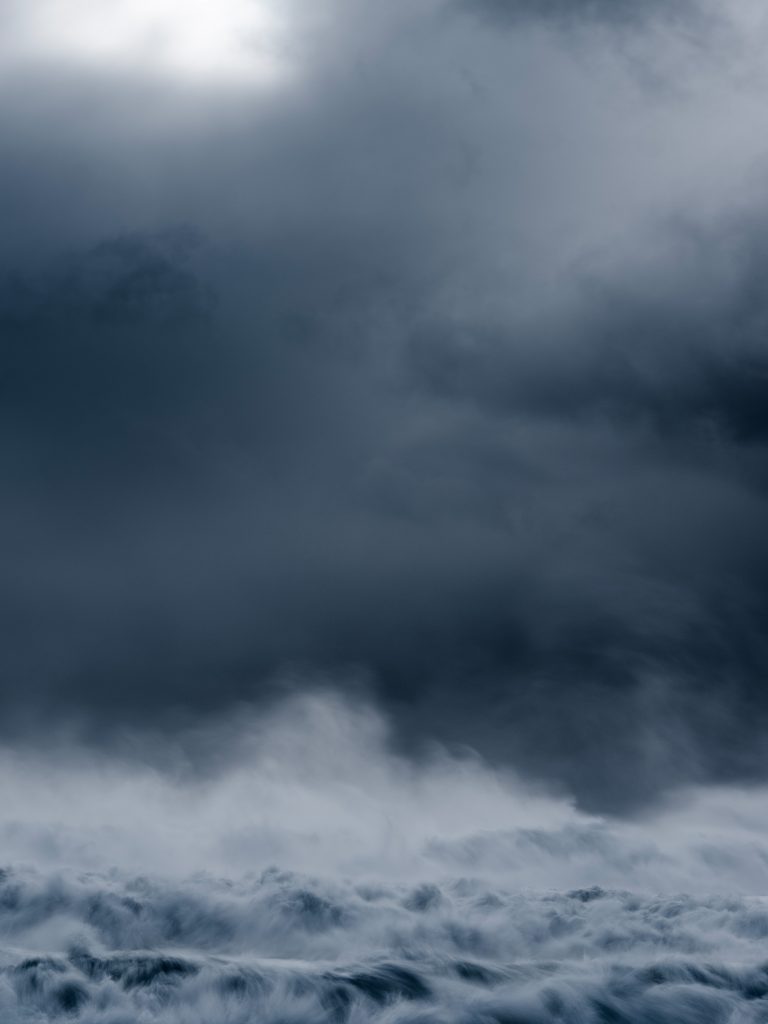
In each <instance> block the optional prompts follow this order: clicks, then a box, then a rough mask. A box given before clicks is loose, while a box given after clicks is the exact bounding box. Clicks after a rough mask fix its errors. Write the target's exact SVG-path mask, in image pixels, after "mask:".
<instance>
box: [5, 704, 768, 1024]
mask: <svg viewBox="0 0 768 1024" xmlns="http://www.w3.org/2000/svg"><path fill="white" fill-rule="evenodd" d="M227 728H228V729H229V731H228V732H227V743H226V744H225V746H226V747H227V748H228V749H229V750H230V751H231V760H230V761H228V762H227V763H226V764H220V765H219V766H218V768H217V769H216V771H215V772H214V773H213V775H211V774H206V776H205V777H204V778H200V777H198V776H196V775H195V773H194V772H192V773H190V772H189V770H188V767H189V766H186V768H185V767H184V766H183V765H181V766H180V762H179V759H178V758H177V759H176V760H175V762H174V763H175V768H173V769H171V768H169V767H168V765H166V767H165V768H163V769H162V770H160V769H159V768H157V767H156V768H154V769H152V770H150V769H149V768H147V767H146V765H145V766H144V767H143V768H139V767H138V763H137V761H136V759H135V758H134V759H132V760H131V759H126V760H124V761H121V762H119V763H117V762H116V761H115V760H114V758H113V759H111V760H110V761H109V762H108V763H107V762H103V763H101V764H98V763H95V761H94V759H93V758H89V757H86V756H85V755H84V754H82V753H81V754H75V753H73V752H72V751H70V752H69V754H68V755H67V760H66V768H65V769H62V763H63V759H64V754H63V751H62V750H57V751H54V752H52V753H49V754H46V755H44V754H42V753H40V752H38V753H36V754H34V755H32V754H29V753H27V754H26V755H24V756H22V755H20V754H19V752H18V751H7V752H6V754H5V757H4V760H3V763H2V765H0V767H1V768H2V793H0V795H1V796H2V826H1V828H0V841H1V842H2V849H3V850H4V853H5V858H4V859H5V861H6V865H7V866H6V867H5V868H4V869H3V870H2V872H0V1021H2V1022H3V1024H17V1022H18V1024H21V1022H24V1024H32V1022H35V1024H36V1022H40V1024H42V1022H47V1021H64V1020H67V1021H78V1022H83V1024H86V1022H87V1024H143V1022H145V1024H155V1022H169V1024H252V1022H260V1024H261V1022H265V1024H288V1022H291V1024H299V1022H302V1024H303V1022H307V1024H310V1022H312V1024H320V1022H328V1024H346V1022H349V1024H354V1022H364V1021H380V1022H392V1024H395V1022H402V1024H406V1022H408V1024H417V1022H423V1024H427V1022H446V1024H449V1022H450V1024H452V1022H456V1024H459V1022H461V1024H544V1022H550V1021H552V1022H554V1021H561V1022H570V1024H630V1022H632V1024H663V1022H669V1024H694V1022H701V1024H705V1022H706V1024H714V1022H723V1024H725V1022H729V1024H747V1022H758V1021H768V901H766V899H765V897H764V895H763V893H765V892H768V842H766V828H765V826H764V825H763V823H762V821H761V820H760V809H761V807H764V806H765V801H764V795H763V794H761V793H759V792H752V793H741V794H734V793H728V792H726V791H700V792H698V793H687V794H685V795H681V796H680V797H679V799H677V800H676V801H675V802H673V803H670V804H669V805H667V807H666V808H665V809H664V810H663V811H660V810H657V811H656V812H654V814H653V816H647V817H646V819H644V820H639V821H638V820H636V821H634V822H632V823H628V822H618V821H608V820H603V819H601V818H598V817H589V816H586V815H584V814H582V813H580V812H578V811H576V810H574V809H573V807H572V806H571V805H570V804H569V802H568V801H567V800H565V799H561V798H558V797H555V796H552V795H547V794H542V793H534V792H531V791H530V787H527V786H524V785H522V784H521V783H520V782H519V781H518V780H516V779H514V778H513V777H511V776H507V775H504V774H500V773H498V772H495V771H493V770H491V769H490V768H489V767H488V766H486V765H484V764H482V763H481V762H479V761H478V760H477V759H475V758H472V757H470V756H469V755H461V756H458V755H449V754H447V753H446V752H444V751H434V752H433V755H432V756H430V757H429V758H427V759H426V760H425V761H423V762H422V763H421V764H420V765H419V766H418V767H415V766H414V765H413V764H412V763H410V762H408V761H406V760H405V759H402V758H399V757H397V756H396V755H394V754H392V753H391V752H390V751H389V749H388V745H387V737H386V729H385V727H384V725H383V723H382V722H381V721H380V720H379V719H378V718H377V716H376V715H375V714H374V713H373V712H370V711H366V710H364V709H363V710H361V709H359V708H358V709H351V708H349V707H347V706H345V705H343V704H341V703H340V702H338V701H335V700H333V699H330V698H317V699H312V700H302V701H298V702H294V703H293V705H292V706H290V707H287V708H284V709H283V710H282V711H278V712H276V713H275V714H274V715H272V716H271V718H270V720H269V721H266V722H265V721H262V722H259V723H246V724H242V723H240V724H238V725H237V727H235V726H230V727H227ZM225 731H226V730H225ZM222 739H223V737H222V736H221V735H220V736H219V737H218V742H221V741H222ZM54 762H56V763H57V764H58V766H59V768H58V771H56V772H54V771H53V767H52V766H53V763H54ZM170 763H171V762H170V761H169V764H170Z"/></svg>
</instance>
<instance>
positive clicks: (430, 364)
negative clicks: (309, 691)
mask: <svg viewBox="0 0 768 1024" xmlns="http://www.w3.org/2000/svg"><path fill="white" fill-rule="evenodd" d="M270 4H272V6H270ZM99 19H101V20H99ZM0 36H1V37H2V42H1V43H0V135H1V136H2V140H3V143H2V148H1V155H0V224H2V231H1V232H0V479H1V480H2V501H1V502H0V531H1V533H0V536H1V537H2V541H1V544H2V550H1V552H0V558H1V562H2V566H3V570H2V574H0V608H1V609H2V614H1V615H0V624H1V626H2V643H1V644H0V721H1V722H2V729H3V730H5V732H6V734H9V735H11V736H16V737H19V736H24V737H29V738H30V739H32V740H35V739H36V738H37V739H39V738H40V737H41V736H45V734H46V731H47V730H49V729H50V727H51V724H52V723H67V724H72V723H74V724H77V726H78V728H80V729H81V730H84V732H85V734H86V735H88V736H90V737H91V738H92V739H94V741H98V742H99V743H101V744H107V745H109V744H112V743H117V742H118V739H117V738H116V737H118V736H119V735H123V734H124V732H125V730H139V731H142V730H146V731H148V733H151V735H152V736H155V737H163V736H168V735H169V734H173V733H176V732H178V731H179V730H186V729H189V727H190V725H192V726H194V724H195V723H196V722H199V721H208V720H210V719H212V718H213V719H215V718H216V716H217V715H225V714H227V713H228V712H229V711H230V709H231V708H232V706H233V705H235V704H237V703H238V702H243V701H245V702H249V703H254V704H255V705H256V706H257V707H259V706H261V705H262V703H263V704H264V706H266V703H268V702H270V701H272V700H273V699H274V698H275V696H276V695H277V694H279V693H280V692H282V690H284V689H285V688H286V687H288V688H292V689H295V688H296V687H298V688H300V689H301V688H303V687H308V688H309V687H313V686H316V685H319V686H322V687H325V688H327V687H332V688H334V687H338V688H340V689H342V690H345V689H350V690H352V691H354V692H360V691H362V692H365V693H367V694H369V695H370V696H371V697H372V698H373V699H374V700H375V701H376V702H377V703H379V704H380V705H381V707H382V708H383V710H384V712H385V714H386V715H388V716H389V717H390V718H391V719H392V721H393V723H394V734H395V737H396V741H397V743H398V744H399V745H401V746H402V747H403V748H404V749H407V750H410V751H412V752H414V753H416V754H418V752H419V750H421V749H423V748H424V746H425V744H427V745H428V744H429V742H430V741H431V740H435V739H437V740H439V741H441V742H445V743H448V744H457V745H460V746H461V745H468V746H470V747H472V748H474V749H476V750H478V751H480V752H481V753H482V754H483V756H485V757H486V758H488V759H489V760H490V761H491V762H496V763H509V764H511V765H513V766H514V767H515V768H516V769H518V770H519V771H520V772H521V773H523V775H525V776H529V777H530V778H532V779H535V780H540V781H544V782H547V783H552V784H553V785H554V786H556V787H557V788H559V789H561V790H563V791H565V792H572V793H574V794H575V796H576V798H577V800H578V802H579V803H580V805H581V806H582V807H583V808H585V809H587V810H603V811H604V810H609V811H620V812H623V811H627V812H629V811H633V810H635V809H637V808H640V807H642V806H645V805H646V804H647V803H648V802H649V801H654V800H656V799H658V798H659V797H660V796H662V795H663V794H664V793H665V792H666V791H667V790H668V789H669V787H671V786H674V785H677V784H684V783H690V782H701V783H705V782H731V781H739V782H746V781H751V780H759V779H763V780H764V779H765V776H766V774H768V768H767V767H766V766H767V765H768V760H767V759H766V753H768V751H766V741H765V736H766V735H768V734H767V733H766V727H767V726H768V691H766V687H765V682H766V670H767V669H768V634H766V622H768V531H767V530H766V522H768V518H767V516H766V512H767V511H768V509H767V508H766V506H767V504H768V461H767V460H766V454H767V451H766V449H767V447H768V338H767V337H766V331H768V288H767V287H766V285H767V284H768V206H766V197H767V195H766V194H767V191H768V188H767V186H768V174H767V172H768V143H767V142H766V140H768V69H766V67H765V61H764V55H765V52H766V51H765V46H766V43H768V14H766V12H765V9H764V5H763V4H762V3H761V2H757V0H754V2H753V0H734V2H733V3H729V4H719V3H715V2H714V0H713V2H712V3H710V4H708V3H706V2H705V0H701V2H699V0H644V2H643V0H389V2H387V3H386V4H376V5H374V4H372V3H370V2H367V0H322V2H310V0H287V2H284V3H282V4H279V5H278V4H277V2H276V0H263V2H262V3H260V2H259V0H252V2H251V0H219V2H218V3H217V4H216V5H212V4H206V3H197V4H195V3H184V2H182V0H163V2H158V3H155V4H150V3H144V2H142V0H122V2H121V0H105V2H104V3H103V13H101V14H99V15H96V14H94V12H93V4H92V2H88V0H27V2H26V3H25V4H24V5H23V6H22V4H21V3H17V2H16V0H0Z"/></svg>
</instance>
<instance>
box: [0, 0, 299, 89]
mask: <svg viewBox="0 0 768 1024" xmlns="http://www.w3.org/2000/svg"><path fill="white" fill-rule="evenodd" d="M281 27H282V26H281V25H280V23H279V19H278V18H277V15H276V14H275V12H274V9H273V8H271V7H268V6H267V4H266V3H265V0H27V3H26V4H25V6H24V8H23V10H20V11H19V13H17V14H16V15H15V16H13V17H12V19H11V23H10V25H7V24H6V25H4V26H3V30H4V32H5V34H6V38H5V47H4V49H6V51H8V50H10V51H11V52H15V53H16V55H17V56H19V57H22V58H24V57H29V56H32V57H38V58H44V59H54V60H66V61H74V62H76V63H79V64H91V65H97V66H105V67H109V68H112V69H114V70H116V71H121V70H124V69H129V70H130V69H138V70H140V71H143V72H144V73H147V74H160V75H169V76H173V77H177V78H179V77H182V78H190V79H208V80H219V81H227V80H229V81H231V80H241V81H242V80H252V81H254V80H255V81H261V82H270V81H274V80H276V79H279V78H281V77H283V76H284V75H285V73H286V72H287V67H286V64H285V61H284V59H282V58H281V56H280V53H279V50H280V36H281V32H280V29H281Z"/></svg>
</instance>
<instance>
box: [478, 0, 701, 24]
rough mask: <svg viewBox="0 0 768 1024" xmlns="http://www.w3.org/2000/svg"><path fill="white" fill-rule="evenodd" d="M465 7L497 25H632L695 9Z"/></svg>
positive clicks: (626, 0) (490, 2)
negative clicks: (537, 23) (540, 23)
mask: <svg viewBox="0 0 768 1024" xmlns="http://www.w3.org/2000/svg"><path fill="white" fill-rule="evenodd" d="M463 6H464V8H465V10H467V11H474V12H475V13H477V14H479V15H482V16H484V17H488V18H492V19H493V20H494V21H495V22H497V23H498V24H500V25H504V24H507V25H515V24H524V23H526V22H543V23H551V24H554V25H556V26H577V25H585V24H586V25H588V24H603V25H607V26H611V27H626V28H633V27H638V26H642V25H643V24H645V23H647V22H648V21H649V20H650V19H654V18H658V17H662V18H664V19H671V20H678V19H687V18H690V16H691V15H694V14H695V13H696V11H697V4H696V3H695V2H693V0H645V2H642V3H637V2H633V0H464V3H463Z"/></svg>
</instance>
